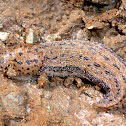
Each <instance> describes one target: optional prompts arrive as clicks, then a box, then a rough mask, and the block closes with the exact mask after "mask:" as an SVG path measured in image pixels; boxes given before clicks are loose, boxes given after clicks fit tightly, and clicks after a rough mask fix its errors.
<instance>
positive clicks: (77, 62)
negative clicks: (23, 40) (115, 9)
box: [0, 40, 126, 108]
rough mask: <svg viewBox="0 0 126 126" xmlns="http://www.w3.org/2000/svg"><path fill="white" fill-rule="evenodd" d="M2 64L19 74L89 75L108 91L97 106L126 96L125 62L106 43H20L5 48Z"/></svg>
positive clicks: (107, 105)
mask: <svg viewBox="0 0 126 126" xmlns="http://www.w3.org/2000/svg"><path fill="white" fill-rule="evenodd" d="M0 66H1V69H2V71H3V72H4V73H5V74H6V73H7V71H8V69H9V68H12V69H13V70H15V71H16V76H19V77H20V76H34V75H41V74H42V73H43V72H46V73H47V75H48V76H61V77H65V76H66V77H67V76H76V77H80V78H86V79H88V80H90V81H92V82H94V83H95V84H97V85H98V86H100V87H101V88H103V89H104V90H105V92H106V95H105V97H104V98H103V99H101V100H100V101H99V102H97V103H95V105H96V106H98V107H101V108H109V107H111V106H114V105H117V104H119V103H120V102H121V101H122V99H124V98H125V88H126V65H125V62H124V61H123V60H122V59H121V58H120V57H119V56H117V55H116V54H115V53H114V52H112V51H111V50H110V49H109V48H107V47H106V46H104V45H103V44H100V43H97V42H90V41H77V40H71V41H70V40H67V41H59V42H49V43H43V44H41V45H30V44H20V45H18V46H15V47H10V48H7V49H5V50H4V51H1V53H0Z"/></svg>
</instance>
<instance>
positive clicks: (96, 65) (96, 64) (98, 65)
mask: <svg viewBox="0 0 126 126" xmlns="http://www.w3.org/2000/svg"><path fill="white" fill-rule="evenodd" d="M93 64H94V66H95V67H101V65H100V64H98V63H96V62H94V63H93Z"/></svg>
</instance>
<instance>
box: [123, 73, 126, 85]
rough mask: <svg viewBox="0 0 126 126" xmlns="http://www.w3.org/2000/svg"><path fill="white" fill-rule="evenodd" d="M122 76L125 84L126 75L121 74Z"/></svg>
mask: <svg viewBox="0 0 126 126" xmlns="http://www.w3.org/2000/svg"><path fill="white" fill-rule="evenodd" d="M122 78H123V80H124V82H125V84H126V77H125V76H123V75H122Z"/></svg>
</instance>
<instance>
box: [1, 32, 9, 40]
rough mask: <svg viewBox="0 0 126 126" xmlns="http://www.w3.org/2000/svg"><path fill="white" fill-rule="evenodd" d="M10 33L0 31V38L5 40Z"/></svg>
mask: <svg viewBox="0 0 126 126" xmlns="http://www.w3.org/2000/svg"><path fill="white" fill-rule="evenodd" d="M9 34H10V33H8V32H0V39H1V40H2V41H5V40H6V39H7V37H8V36H9Z"/></svg>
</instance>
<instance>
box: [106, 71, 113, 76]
mask: <svg viewBox="0 0 126 126" xmlns="http://www.w3.org/2000/svg"><path fill="white" fill-rule="evenodd" d="M105 74H108V75H109V76H113V74H112V72H111V71H108V70H105Z"/></svg>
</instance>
